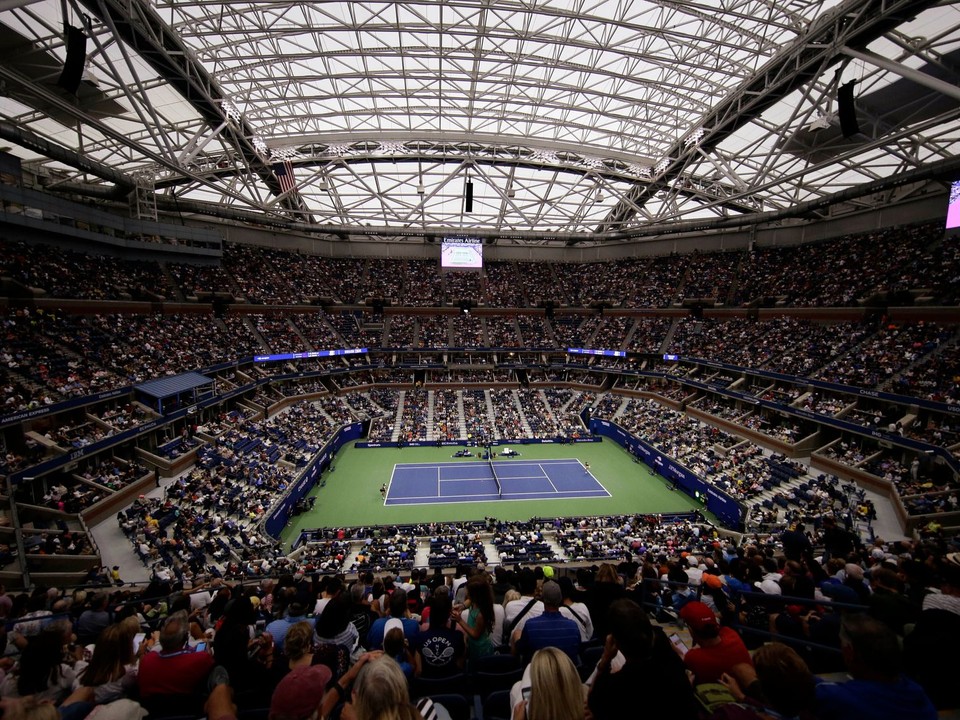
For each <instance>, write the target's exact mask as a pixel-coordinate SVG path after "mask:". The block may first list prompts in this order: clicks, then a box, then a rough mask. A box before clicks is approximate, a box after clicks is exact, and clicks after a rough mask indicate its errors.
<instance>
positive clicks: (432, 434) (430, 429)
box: [427, 390, 437, 441]
mask: <svg viewBox="0 0 960 720" xmlns="http://www.w3.org/2000/svg"><path fill="white" fill-rule="evenodd" d="M433 398H434V394H433V390H427V440H431V441H432V440H436V439H437V433H436V429H435V428H434V426H433Z"/></svg>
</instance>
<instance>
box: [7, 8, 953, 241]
mask: <svg viewBox="0 0 960 720" xmlns="http://www.w3.org/2000/svg"><path fill="white" fill-rule="evenodd" d="M3 7H4V8H5V9H4V10H2V11H0V32H2V36H0V83H2V88H3V95H2V96H0V137H2V140H3V142H4V143H5V144H7V145H9V146H10V147H11V152H13V153H14V154H17V155H19V156H21V158H23V159H24V160H25V161H27V162H28V163H31V167H35V168H36V169H37V171H38V173H39V174H40V175H41V176H42V177H43V181H44V182H46V183H47V184H48V185H49V186H50V187H51V189H59V190H61V191H69V192H75V193H80V194H84V193H86V194H88V195H90V196H94V197H101V198H109V197H113V195H111V187H113V186H125V185H126V184H128V185H129V187H134V186H135V180H134V178H137V177H140V178H142V177H143V176H144V174H148V175H150V176H152V177H153V178H154V187H155V188H156V193H157V207H158V209H160V210H161V211H163V210H165V209H166V210H170V209H171V208H174V207H175V208H177V209H178V210H180V211H183V210H184V209H186V211H188V212H200V213H210V214H214V215H217V214H219V215H221V216H223V217H232V218H244V217H249V218H255V217H262V218H265V219H266V220H267V221H269V222H275V223H288V224H290V225H291V226H294V227H297V228H300V229H304V228H306V229H315V230H316V231H317V232H329V233H331V234H333V235H342V236H346V235H349V234H350V233H351V232H362V233H374V234H377V233H379V234H383V235H389V236H404V237H424V236H428V235H431V234H433V233H437V232H445V231H450V230H458V231H459V230H464V231H476V232H478V233H480V234H483V235H485V236H490V237H498V236H499V237H504V238H512V239H513V240H515V241H518V242H527V243H544V242H547V243H550V242H558V243H560V242H566V243H583V242H608V241H613V240H618V239H623V238H628V237H631V236H632V235H631V234H637V233H641V232H643V229H644V228H649V227H656V228H665V227H669V226H670V225H671V224H677V225H678V226H680V225H682V224H684V223H687V224H690V223H707V224H709V223H710V222H734V221H737V219H743V218H747V219H749V218H751V217H764V215H763V214H764V213H766V214H770V213H789V212H791V209H795V208H804V211H805V213H806V214H808V215H809V214H810V212H812V213H813V214H816V213H822V212H825V211H826V208H827V207H828V206H829V204H830V202H832V200H831V198H839V197H844V198H845V199H848V200H854V201H856V200H857V197H858V191H857V189H858V188H861V189H863V192H862V193H860V194H862V195H865V194H866V191H867V189H870V190H873V189H875V188H876V187H883V186H884V184H885V183H894V182H896V179H897V178H900V177H902V178H911V177H913V175H911V173H917V172H918V171H921V170H923V169H924V168H929V167H932V166H936V167H938V168H942V167H947V168H952V167H953V163H954V162H955V161H956V159H957V149H958V140H960V137H958V135H960V133H958V130H960V125H958V116H960V103H957V102H955V101H953V102H944V97H943V96H944V94H943V93H937V92H935V90H932V89H931V88H930V87H926V88H924V87H923V86H922V85H921V84H919V83H916V82H914V83H912V84H910V81H909V80H906V79H904V78H902V77H901V76H900V75H898V74H896V73H894V72H891V66H890V63H895V64H897V65H902V66H905V67H908V68H911V69H913V70H918V71H919V72H921V73H927V74H937V76H938V78H939V80H940V81H942V82H946V83H950V84H953V85H956V84H957V78H956V68H957V65H956V64H955V63H956V62H957V58H958V55H960V11H958V9H957V7H956V6H954V5H953V4H951V3H942V2H934V1H933V0H927V1H917V0H912V1H910V0H841V1H839V2H838V1H837V0H820V1H819V2H817V1H814V2H807V1H800V0H711V2H695V1H694V2H687V1H684V2H679V1H674V0H659V1H654V0H595V1H588V0H525V1H521V0H497V1H496V2H493V1H492V0H455V1H454V2H449V1H448V0H429V1H428V0H422V1H409V2H386V1H383V2H380V1H373V0H362V1H354V2H297V3H293V2H268V1H262V2H240V3H214V2H208V1H207V0H192V1H189V0H188V1H183V0H151V1H149V2H147V1H146V0H64V1H63V2H56V1H55V0H38V1H35V2H28V3H16V2H14V3H7V4H5V5H4V6H3ZM67 25H72V26H76V27H81V28H83V29H84V31H85V33H86V35H87V37H88V41H87V47H86V55H87V59H86V75H85V79H84V81H83V82H82V83H81V88H80V89H79V90H78V92H77V94H76V95H72V94H70V93H66V92H64V91H63V90H62V89H60V88H58V87H57V85H56V79H57V75H58V74H59V66H61V65H62V63H63V61H64V58H65V57H66V48H65V41H64V37H65V27H66V26H67ZM844 47H851V48H854V49H855V50H858V51H864V52H863V53H854V54H855V55H856V56H857V58H860V59H856V60H851V58H850V53H848V54H846V55H845V54H843V52H842V50H843V48H844ZM877 56H879V57H882V58H883V59H884V61H885V62H884V63H877V64H871V63H870V62H868V61H867V60H869V58H870V57H877ZM863 58H867V60H864V59H863ZM882 65H887V67H883V66H882ZM894 69H895V68H894ZM850 80H855V81H857V86H856V95H857V97H858V98H859V102H858V107H857V116H858V120H859V122H860V126H861V132H860V133H858V134H856V135H854V136H853V137H850V138H845V137H843V136H842V134H841V133H840V132H839V121H838V119H837V110H838V108H837V105H836V100H835V98H836V93H837V88H838V87H839V86H840V85H841V84H843V83H845V82H848V81H850ZM905 83H906V84H905ZM931 86H933V87H935V85H933V84H931ZM891 89H892V90H891ZM901 90H902V93H903V97H904V98H906V99H905V100H904V107H901V108H890V107H887V106H883V107H874V106H871V99H875V100H876V101H877V102H879V100H880V99H881V98H887V99H889V96H890V94H891V92H894V91H895V92H896V93H900V92H901ZM885 93H886V94H885ZM911 103H912V104H911ZM894 110H895V111H894ZM43 143H50V144H53V145H56V146H58V147H59V148H63V149H64V152H60V153H56V154H54V153H48V154H46V155H45V154H44V153H43V152H41V151H40V150H39V149H38V148H40V147H42V146H43ZM69 152H74V153H75V155H76V157H74V158H72V159H71V158H70V157H68V156H67V155H68V153H69ZM54 155H56V156H55V157H54ZM285 161H289V163H290V165H289V166H287V167H288V168H289V170H288V171H286V172H291V171H292V173H293V178H294V179H295V182H296V191H294V192H290V191H289V189H288V186H287V189H286V190H285V187H284V185H283V183H282V182H281V181H280V174H282V173H283V172H285V171H284V170H280V169H278V168H281V167H282V166H283V163H284V162H285ZM278 173H280V174H278ZM287 177H289V176H287ZM468 179H469V180H470V181H471V182H472V183H473V197H474V202H473V208H472V209H471V211H470V212H467V208H466V204H465V202H464V186H465V183H466V182H467V180H468ZM927 179H928V180H929V178H927Z"/></svg>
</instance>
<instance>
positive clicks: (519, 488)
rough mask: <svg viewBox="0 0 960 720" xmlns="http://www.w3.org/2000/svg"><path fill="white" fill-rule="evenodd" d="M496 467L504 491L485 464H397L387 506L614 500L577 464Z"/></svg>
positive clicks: (514, 462) (515, 463) (504, 464)
mask: <svg viewBox="0 0 960 720" xmlns="http://www.w3.org/2000/svg"><path fill="white" fill-rule="evenodd" d="M494 466H495V467H496V473H497V478H498V479H499V480H500V485H501V487H502V492H498V490H497V482H496V480H494V478H493V473H492V472H491V471H490V465H489V464H488V463H487V462H485V461H484V462H481V461H478V460H466V461H464V462H459V463H411V464H406V463H404V464H399V465H394V466H393V475H392V476H391V478H390V486H389V487H388V488H387V497H386V499H385V500H384V505H428V504H430V503H464V502H488V501H491V500H568V499H571V498H588V497H610V493H609V492H607V489H606V488H605V487H603V485H601V484H600V482H599V481H598V480H597V479H596V478H595V477H594V476H593V475H591V474H590V472H589V471H588V470H587V469H586V468H585V467H584V466H583V465H582V464H581V463H580V461H579V460H503V461H495V462H494Z"/></svg>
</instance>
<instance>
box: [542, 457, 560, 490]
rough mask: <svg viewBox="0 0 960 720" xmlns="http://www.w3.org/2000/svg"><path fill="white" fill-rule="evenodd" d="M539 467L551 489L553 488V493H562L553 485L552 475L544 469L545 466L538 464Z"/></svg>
mask: <svg viewBox="0 0 960 720" xmlns="http://www.w3.org/2000/svg"><path fill="white" fill-rule="evenodd" d="M537 467H538V468H540V472H542V473H543V476H544V477H545V478H546V479H547V482H548V483H550V487H552V488H553V491H554V492H555V493H558V494H559V492H560V491H559V490H557V486H556V485H554V484H553V480H551V479H550V475H549V474H548V473H547V471H546V470H544V469H543V465H541V464H540V463H537Z"/></svg>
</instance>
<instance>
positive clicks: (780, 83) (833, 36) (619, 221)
mask: <svg viewBox="0 0 960 720" xmlns="http://www.w3.org/2000/svg"><path fill="white" fill-rule="evenodd" d="M938 4H939V0H846V2H843V3H841V4H840V5H838V6H837V7H835V8H833V9H832V10H831V11H829V12H827V13H825V14H824V15H823V16H822V17H820V18H819V19H817V20H816V21H815V22H813V23H812V24H811V26H810V28H809V29H808V30H807V31H806V32H805V33H803V34H802V35H801V36H800V37H799V38H798V39H797V40H796V41H795V42H793V43H791V44H790V45H789V46H787V47H786V48H785V49H784V50H783V51H782V52H781V53H779V54H778V55H777V56H775V57H774V58H772V59H771V60H770V61H769V62H768V63H767V64H766V65H765V66H764V67H763V68H762V69H761V70H760V71H759V72H758V73H756V74H755V75H754V76H753V77H751V78H750V79H749V80H748V81H747V82H745V83H744V84H743V85H741V86H740V87H739V88H738V89H737V90H736V91H735V92H733V93H731V94H730V95H729V96H727V97H726V98H724V99H723V100H721V101H720V102H719V103H717V105H715V106H714V107H713V108H712V109H711V110H710V112H708V113H707V114H706V115H705V116H704V117H703V119H702V121H701V123H700V125H699V127H702V128H703V129H704V134H703V137H702V138H701V140H700V142H699V143H698V145H699V147H700V148H701V149H703V150H706V151H709V150H710V149H712V148H714V147H716V146H717V145H718V144H720V143H721V142H722V141H723V140H724V139H725V138H726V137H727V136H728V135H730V134H732V133H734V132H735V131H736V130H738V129H739V128H741V127H743V126H744V125H746V124H747V123H749V122H750V121H751V120H753V119H754V118H755V117H758V116H759V115H760V114H762V113H763V112H764V111H765V110H766V109H767V108H769V107H770V106H771V105H773V104H775V103H776V102H778V101H780V100H781V99H783V98H784V97H786V96H787V95H789V94H790V93H791V92H793V91H794V90H796V89H797V88H799V87H802V86H803V85H805V84H806V83H808V82H810V81H811V80H813V79H815V78H816V77H817V75H818V74H819V73H821V72H822V71H823V70H824V69H826V68H827V67H829V66H830V65H831V64H832V63H834V62H836V61H837V59H838V58H839V57H840V55H839V48H840V47H843V46H854V47H856V46H859V47H864V46H866V45H867V44H868V43H870V42H872V41H873V40H875V39H877V38H878V37H880V36H882V35H883V34H884V33H886V32H889V31H890V30H892V29H893V28H895V27H897V26H898V25H900V24H902V23H903V22H904V20H906V19H907V18H909V17H913V16H915V15H917V14H918V13H920V12H922V11H924V10H926V9H927V8H930V7H933V6H935V5H938ZM684 140H685V138H677V139H676V140H675V141H674V142H673V144H672V146H671V147H670V149H669V150H668V151H667V152H666V154H665V156H664V157H665V160H666V164H665V166H664V167H663V168H662V169H661V171H660V173H658V174H657V175H656V177H655V178H654V181H653V182H651V183H649V184H645V185H641V186H638V187H637V188H636V190H635V191H634V192H633V193H632V194H631V196H629V197H627V198H625V199H624V200H623V201H622V202H620V203H619V204H618V205H617V206H615V207H614V208H613V209H611V211H610V213H609V214H608V215H607V217H606V218H605V219H604V221H603V223H602V224H601V225H600V226H599V227H598V228H597V231H598V232H600V233H607V232H616V231H618V230H619V229H620V228H621V227H622V226H623V224H624V223H625V222H627V221H628V220H630V219H631V218H633V217H634V216H635V215H636V213H637V211H638V209H640V208H642V207H643V206H644V205H645V204H646V203H647V201H648V200H650V199H651V198H653V197H654V196H655V195H656V194H657V193H659V192H661V191H662V190H664V189H665V188H666V187H667V184H668V182H669V181H670V180H671V179H673V178H675V177H677V176H679V175H680V174H681V173H682V171H683V169H684V167H685V166H686V164H687V162H688V161H689V160H690V159H691V158H692V157H694V154H695V153H696V152H697V148H696V147H689V146H686V145H685V143H684Z"/></svg>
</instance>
